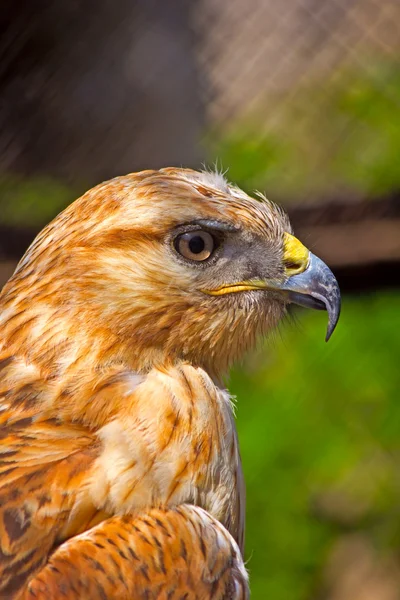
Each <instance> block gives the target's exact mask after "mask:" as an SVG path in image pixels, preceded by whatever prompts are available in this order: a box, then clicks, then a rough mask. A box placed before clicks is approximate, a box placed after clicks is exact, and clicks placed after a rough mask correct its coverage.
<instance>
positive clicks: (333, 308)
mask: <svg viewBox="0 0 400 600" xmlns="http://www.w3.org/2000/svg"><path fill="white" fill-rule="evenodd" d="M337 292H338V293H337V297H336V299H335V302H334V303H332V304H327V306H326V310H327V311H328V319H329V321H328V328H327V331H326V336H325V342H329V340H330V338H331V336H332V333H333V332H334V331H335V329H336V325H337V324H338V321H339V317H340V309H341V298H340V292H339V288H337Z"/></svg>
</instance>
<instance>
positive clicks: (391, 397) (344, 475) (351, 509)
mask: <svg viewBox="0 0 400 600" xmlns="http://www.w3.org/2000/svg"><path fill="white" fill-rule="evenodd" d="M325 327H326V314H323V313H322V314H321V313H315V312H302V314H301V315H300V316H299V318H296V323H295V325H294V326H293V324H292V325H290V326H289V327H284V328H283V329H282V330H281V331H280V336H279V335H277V336H275V339H274V340H273V341H272V342H271V341H269V342H267V347H265V348H264V351H263V352H261V353H257V354H256V355H253V357H251V358H250V359H249V360H248V361H247V362H246V363H245V365H243V366H242V368H240V369H237V370H236V371H235V372H234V373H233V375H232V379H231V382H230V389H231V391H232V392H233V393H234V394H235V395H237V397H238V407H237V415H238V429H239V439H240V445H241V452H242V458H243V463H244V471H245V478H246V485H247V532H246V556H247V559H248V563H247V567H248V569H249V571H250V577H251V586H252V598H254V599H255V600H262V599H264V598H273V599H274V600H304V599H310V598H313V597H315V596H314V594H315V589H316V585H317V582H318V578H319V576H320V569H321V567H322V565H323V563H324V561H325V559H326V556H327V552H328V551H329V549H330V548H331V547H332V544H333V542H334V541H335V540H336V539H337V538H338V536H339V535H340V534H341V533H342V532H343V531H349V530H356V531H357V530H362V531H363V532H364V533H366V534H367V535H368V536H370V538H371V540H372V542H373V543H374V544H375V545H376V547H377V548H378V549H379V551H382V552H384V551H388V550H390V549H391V548H392V547H397V548H398V546H399V543H400V519H399V511H400V509H399V502H398V499H399V495H400V472H399V464H400V463H399V459H400V402H399V392H398V390H399V388H400V370H399V359H398V350H399V341H398V340H399V338H398V335H399V334H398V332H399V330H400V293H399V292H397V293H396V292H391V293H389V292H386V293H380V294H376V295H371V296H367V297H360V298H357V297H345V298H344V303H343V310H342V316H341V319H340V321H339V325H338V329H337V330H336V331H335V333H334V335H333V337H332V339H331V341H330V342H329V344H327V345H326V344H325V342H324V333H325Z"/></svg>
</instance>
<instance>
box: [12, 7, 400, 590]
mask: <svg viewBox="0 0 400 600" xmlns="http://www.w3.org/2000/svg"><path fill="white" fill-rule="evenodd" d="M0 31H1V35H0V285H2V284H3V283H4V282H5V281H6V279H7V277H8V276H9V275H11V273H12V271H13V269H14V268H15V265H16V262H17V260H18V258H19V257H20V256H21V255H22V253H23V252H24V250H25V249H26V247H27V246H28V244H29V243H30V241H31V240H32V239H33V237H34V235H35V234H36V233H37V232H38V230H39V229H40V228H41V227H42V226H43V225H44V224H45V223H46V222H47V221H48V220H50V219H51V218H52V217H53V216H54V215H55V214H57V212H59V211H60V210H61V209H62V208H63V207H65V206H66V205H67V204H68V203H69V202H70V201H72V200H73V199H74V198H76V197H77V196H78V195H80V194H81V193H82V192H83V191H85V190H86V189H88V188H89V187H91V186H92V185H94V184H96V183H98V182H100V181H102V180H104V179H108V178H110V177H113V176H114V175H117V174H123V173H126V172H130V171H136V170H139V169H142V168H154V167H160V166H166V165H177V166H180V165H183V166H190V167H195V168H199V167H201V165H202V164H203V163H204V164H206V165H213V164H217V166H218V168H220V169H221V168H222V169H223V170H225V169H229V170H228V173H227V177H228V178H229V179H230V180H232V181H234V182H236V183H238V184H239V185H240V186H242V187H243V188H244V189H245V190H246V191H248V192H250V193H251V192H252V191H253V190H254V189H259V190H261V191H265V192H266V193H267V196H268V197H269V198H271V199H273V200H276V201H278V202H280V203H282V204H283V205H284V206H285V207H286V209H287V210H288V212H289V215H290V216H291V219H292V222H293V224H294V227H295V231H296V234H297V235H298V237H300V238H301V239H302V240H303V241H304V242H305V243H306V244H307V245H308V246H309V247H310V248H311V249H312V250H313V251H314V252H315V253H316V254H318V255H319V256H321V257H322V258H323V259H324V260H326V262H327V263H328V264H329V265H330V266H331V268H332V269H333V270H334V271H335V273H336V275H337V277H338V280H339V283H340V285H341V288H342V290H343V293H344V299H343V312H342V317H341V321H340V323H339V327H338V330H337V331H336V332H335V334H334V335H333V338H332V340H331V341H330V342H329V344H328V345H326V344H325V343H324V341H323V339H324V330H325V325H326V316H325V315H323V314H320V313H318V314H317V313H312V314H311V313H306V312H301V313H300V312H299V313H297V314H296V319H295V322H294V323H293V321H290V322H289V321H288V323H286V324H284V325H283V326H282V327H281V328H280V330H279V332H277V334H276V335H275V336H274V337H273V339H272V340H269V341H267V342H266V344H265V345H264V347H263V348H261V349H260V350H259V351H258V352H256V353H255V354H254V355H252V356H251V357H249V358H248V359H247V360H246V362H245V364H244V365H242V366H241V367H240V368H238V369H237V370H236V371H235V372H234V373H233V374H232V377H231V382H230V387H231V389H232V390H233V391H234V393H235V394H237V396H238V427H239V433H240V438H241V447H242V454H243V461H244V468H245V474H246V480H247V488H248V518H247V523H248V527H247V544H246V548H247V550H246V556H247V560H248V562H247V566H248V569H249V571H250V575H251V582H252V591H253V598H255V599H256V600H257V599H259V600H262V599H264V598H271V599H274V600H322V599H324V600H399V599H400V398H399V389H400V385H399V384H400V343H399V334H400V290H399V284H400V202H399V198H400V168H399V162H400V161H399V157H400V3H399V0H282V1H281V2H277V1H276V0H230V1H229V2H228V1H225V2H224V1H222V0H192V2H188V1H184V0H164V2H159V1H158V2H156V1H155V0H119V2H108V1H107V0H96V1H94V0H86V2H78V1H77V0H69V1H68V2H66V1H64V2H62V1H61V0H59V1H49V0H47V1H46V0H36V2H29V1H27V0H26V1H25V2H24V1H22V0H21V1H20V2H15V1H14V0H13V1H11V0H3V2H2V10H1V11H0Z"/></svg>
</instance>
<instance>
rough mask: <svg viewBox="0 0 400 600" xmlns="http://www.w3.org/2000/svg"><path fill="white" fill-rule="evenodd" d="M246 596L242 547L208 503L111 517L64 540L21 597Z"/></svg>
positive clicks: (235, 599)
mask: <svg viewBox="0 0 400 600" xmlns="http://www.w3.org/2000/svg"><path fill="white" fill-rule="evenodd" d="M61 597H62V598H65V599H66V600H75V599H76V598H90V599H91V600H107V599H112V598H118V599H119V600H131V598H135V599H136V600H173V599H174V598H175V599H180V598H185V599H186V600H205V599H207V600H224V599H225V600H246V599H247V598H248V583H247V574H246V571H245V569H244V567H243V562H242V559H241V555H240V551H239V548H238V546H237V545H236V543H235V541H234V540H233V538H232V537H231V536H230V535H229V533H228V532H227V531H226V530H225V529H224V528H223V527H222V525H221V524H220V523H219V522H218V521H217V520H216V519H214V518H213V517H211V516H210V515H209V514H208V513H206V512H205V511H204V510H202V509H200V508H198V507H194V506H189V505H181V506H180V507H177V508H172V509H155V508H153V509H150V510H149V511H147V512H146V513H144V514H139V515H137V516H136V517H129V516H126V517H113V518H111V519H109V520H107V521H104V522H103V523H101V524H99V525H98V526H97V527H94V528H93V529H91V530H90V531H88V532H86V533H84V534H82V535H79V536H76V537H75V538H73V539H71V540H69V541H68V542H66V543H64V544H62V545H61V546H60V548H58V550H56V551H55V552H54V554H53V555H52V556H51V558H50V560H49V562H48V564H47V565H46V566H45V567H44V568H43V569H42V571H41V572H40V573H38V574H37V575H36V577H35V578H34V579H33V580H32V581H31V582H30V584H29V585H28V588H27V590H26V591H25V593H24V594H23V595H22V596H21V600H56V599H58V598H61Z"/></svg>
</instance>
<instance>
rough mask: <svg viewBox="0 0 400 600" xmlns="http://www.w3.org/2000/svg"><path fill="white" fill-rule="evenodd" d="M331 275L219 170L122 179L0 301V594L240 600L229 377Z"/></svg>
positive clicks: (329, 301) (330, 307) (282, 222)
mask: <svg viewBox="0 0 400 600" xmlns="http://www.w3.org/2000/svg"><path fill="white" fill-rule="evenodd" d="M291 302H296V303H299V304H304V305H306V306H310V307H314V308H325V309H327V311H328V315H329V326H328V334H327V335H328V337H329V335H330V334H331V333H332V331H333V329H334V327H335V325H336V322H337V319H338V316H339V309H340V294H339V289H338V286H337V283H336V280H335V278H334V276H333V275H332V273H331V271H330V270H329V269H328V267H327V266H326V265H325V264H324V263H323V262H322V261H321V260H320V259H318V258H317V257H316V256H314V255H313V254H311V253H310V252H309V251H308V250H307V249H306V248H305V247H304V246H303V245H302V244H301V243H300V242H299V241H298V240H297V239H296V238H295V237H294V236H293V234H292V231H291V227H290V224H289V221H288V218H287V217H286V215H285V214H284V212H283V211H282V210H281V209H279V208H278V207H277V206H275V205H274V204H273V203H271V202H269V201H268V200H266V199H265V198H264V197H262V196H259V197H256V198H252V197H249V196H248V195H246V194H245V193H244V192H243V191H241V190H240V189H239V188H237V187H235V186H233V185H230V184H228V183H227V182H226V180H225V179H224V177H222V176H221V175H220V174H213V173H208V172H196V171H192V170H189V169H174V168H167V169H161V170H159V171H151V170H149V171H143V172H140V173H136V174H130V175H127V176H124V177H117V178H116V179H113V180H111V181H108V182H106V183H103V184H101V185H99V186H97V187H95V188H94V189H92V190H90V191H89V192H87V193H86V194H85V195H84V196H82V197H81V198H80V199H78V200H77V201H76V202H74V203H72V204H71V205H70V206H69V207H68V208H67V209H66V210H65V211H64V212H62V213H61V214H60V215H59V216H58V217H57V218H56V219H55V220H54V221H53V222H52V223H50V225H48V226H47V227H46V228H45V229H44V230H43V231H42V232H41V233H40V234H39V235H38V236H37V238H36V239H35V240H34V242H33V243H32V245H31V246H30V248H29V249H28V251H27V252H26V254H25V256H24V257H23V258H22V260H21V261H20V263H19V265H18V266H17V269H16V271H15V273H14V275H13V276H12V277H11V279H10V280H9V281H8V283H7V284H6V285H5V286H4V288H3V290H2V293H1V296H0V598H2V599H5V598H7V599H13V600H21V599H24V600H26V599H29V600H33V599H36V600H38V599H53V598H67V599H68V598H70V599H71V598H87V599H94V600H104V599H114V598H115V599H116V598H118V599H128V598H129V599H138V600H142V599H143V600H144V599H147V600H151V599H153V598H154V599H156V598H157V599H159V600H167V599H168V600H173V599H178V598H179V599H183V598H185V599H187V600H195V599H201V598H207V599H208V598H209V599H215V600H216V599H222V598H225V599H242V598H247V597H248V580H247V574H246V570H245V567H244V563H243V558H242V552H243V539H244V508H245V506H244V504H245V500H244V486H243V477H242V471H241V463H240V455H239V449H238V441H237V436H236V430H235V424H234V417H233V411H232V404H231V400H230V397H229V395H228V393H227V391H226V390H225V388H224V386H223V384H222V377H223V375H224V373H226V372H227V370H228V369H229V367H230V365H231V364H232V363H233V362H234V361H236V360H237V359H239V358H240V357H241V356H242V355H243V353H244V352H246V350H248V349H249V348H251V347H252V346H253V345H254V343H255V340H256V339H257V337H258V336H259V335H265V334H267V333H268V331H270V330H271V328H273V327H274V326H275V325H276V324H277V323H278V321H279V320H280V319H281V318H282V316H283V315H284V313H285V311H286V307H287V305H288V304H289V303H291Z"/></svg>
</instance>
